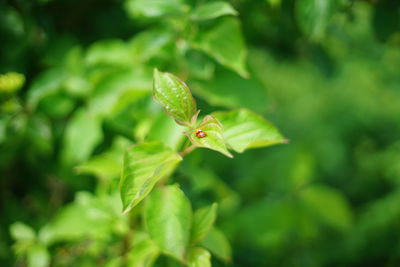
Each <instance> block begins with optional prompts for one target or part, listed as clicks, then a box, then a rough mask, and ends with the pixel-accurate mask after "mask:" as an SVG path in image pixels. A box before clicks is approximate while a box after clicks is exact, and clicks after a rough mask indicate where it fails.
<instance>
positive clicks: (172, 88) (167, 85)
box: [153, 69, 196, 125]
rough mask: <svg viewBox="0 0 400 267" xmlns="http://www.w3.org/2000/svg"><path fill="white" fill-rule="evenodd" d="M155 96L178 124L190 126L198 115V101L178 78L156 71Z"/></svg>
mask: <svg viewBox="0 0 400 267" xmlns="http://www.w3.org/2000/svg"><path fill="white" fill-rule="evenodd" d="M153 96H154V99H155V100H156V101H157V102H158V103H159V104H160V105H161V106H162V107H163V108H164V110H165V112H166V113H167V114H168V115H169V116H171V117H172V118H174V119H175V121H176V122H177V123H178V124H181V125H190V123H191V121H192V117H193V116H194V115H195V113H196V101H195V100H194V98H193V96H192V93H191V92H190V90H189V88H188V87H187V85H186V84H185V83H184V82H183V81H181V80H180V79H179V78H178V77H176V76H174V75H172V74H171V73H168V72H160V71H158V70H156V69H155V70H154V90H153Z"/></svg>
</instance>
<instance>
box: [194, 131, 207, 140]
mask: <svg viewBox="0 0 400 267" xmlns="http://www.w3.org/2000/svg"><path fill="white" fill-rule="evenodd" d="M194 133H195V134H196V136H197V137H198V138H204V137H206V136H207V134H206V133H205V132H204V131H203V130H202V129H196V130H195V131H194Z"/></svg>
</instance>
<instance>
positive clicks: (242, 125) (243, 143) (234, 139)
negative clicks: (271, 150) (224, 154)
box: [213, 109, 287, 153]
mask: <svg viewBox="0 0 400 267" xmlns="http://www.w3.org/2000/svg"><path fill="white" fill-rule="evenodd" d="M213 115H214V116H215V117H216V118H217V119H218V120H220V122H221V123H222V125H223V126H224V137H225V140H226V142H227V143H228V145H229V146H230V147H231V148H232V149H233V150H235V151H236V152H239V153H242V152H243V151H245V150H246V149H249V148H256V147H264V146H270V145H274V144H281V143H285V142H287V140H286V139H284V138H283V136H282V135H281V134H280V133H279V131H278V129H277V128H276V127H275V126H273V125H272V124H271V123H270V122H268V121H266V120H265V119H264V118H263V117H261V116H260V115H258V114H256V113H254V112H252V111H250V110H247V109H238V110H233V111H228V112H214V113H213Z"/></svg>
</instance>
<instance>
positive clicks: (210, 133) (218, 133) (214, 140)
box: [189, 115, 233, 158]
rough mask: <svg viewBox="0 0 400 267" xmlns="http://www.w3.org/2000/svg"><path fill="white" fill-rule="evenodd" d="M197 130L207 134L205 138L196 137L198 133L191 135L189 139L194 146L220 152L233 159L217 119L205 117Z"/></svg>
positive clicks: (194, 132)
mask: <svg viewBox="0 0 400 267" xmlns="http://www.w3.org/2000/svg"><path fill="white" fill-rule="evenodd" d="M196 129H200V130H202V131H203V132H205V134H206V136H205V137H204V138H199V137H197V135H196V131H192V132H191V133H189V139H190V141H191V142H192V144H193V145H195V146H197V147H205V148H209V149H212V150H215V151H218V152H220V153H222V154H224V155H225V156H227V157H230V158H232V157H233V156H232V154H231V153H229V151H228V149H227V148H226V145H225V140H224V137H223V135H222V134H223V128H222V125H221V123H220V122H219V121H218V120H217V119H216V118H215V117H213V116H211V115H207V116H205V117H204V118H203V120H202V121H201V122H200V124H199V125H198V126H197V127H196Z"/></svg>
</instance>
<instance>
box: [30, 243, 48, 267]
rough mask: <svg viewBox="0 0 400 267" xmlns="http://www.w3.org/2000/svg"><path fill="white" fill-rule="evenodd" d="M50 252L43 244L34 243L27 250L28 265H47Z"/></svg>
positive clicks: (36, 266)
mask: <svg viewBox="0 0 400 267" xmlns="http://www.w3.org/2000/svg"><path fill="white" fill-rule="evenodd" d="M49 265H50V254H49V252H48V251H47V249H46V248H45V247H44V246H41V245H36V246H34V247H32V248H31V249H29V251H28V267H47V266H49Z"/></svg>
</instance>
